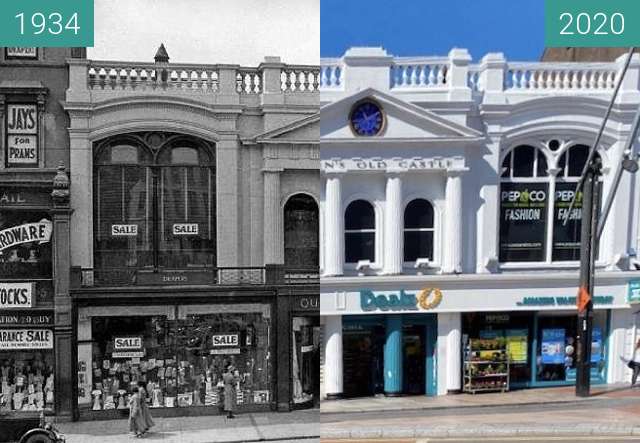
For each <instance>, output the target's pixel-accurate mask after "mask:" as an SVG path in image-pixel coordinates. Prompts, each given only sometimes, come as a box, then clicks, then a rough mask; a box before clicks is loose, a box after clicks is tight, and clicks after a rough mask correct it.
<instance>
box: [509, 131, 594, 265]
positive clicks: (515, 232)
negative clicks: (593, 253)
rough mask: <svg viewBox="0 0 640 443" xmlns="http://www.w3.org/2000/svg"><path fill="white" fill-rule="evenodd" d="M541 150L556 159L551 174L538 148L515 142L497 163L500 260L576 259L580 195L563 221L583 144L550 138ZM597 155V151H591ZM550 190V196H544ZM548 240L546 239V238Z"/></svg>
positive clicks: (582, 158)
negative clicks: (499, 177) (566, 221)
mask: <svg viewBox="0 0 640 443" xmlns="http://www.w3.org/2000/svg"><path fill="white" fill-rule="evenodd" d="M546 149H547V155H548V156H549V157H551V158H553V157H555V158H557V162H555V164H556V165H557V168H558V174H557V175H555V176H554V175H550V174H549V173H548V171H547V160H546V156H545V153H544V152H543V150H542V149H541V148H534V147H532V146H527V145H523V146H518V147H516V148H515V149H513V150H512V151H511V152H509V154H507V156H506V157H505V159H504V161H503V163H502V172H501V184H500V188H501V189H500V261H502V262H516V261H531V262H544V261H568V260H579V258H580V220H581V218H582V197H581V195H578V199H577V200H576V205H575V206H574V208H573V209H572V211H571V213H570V214H568V215H569V221H568V223H567V224H566V225H564V218H565V216H566V215H567V211H568V209H569V205H570V204H571V201H572V199H573V196H574V192H575V187H576V183H577V181H578V179H579V177H580V174H581V173H582V170H583V168H584V165H585V163H586V160H587V156H588V153H589V147H588V146H586V145H582V144H572V142H562V141H559V140H550V141H549V142H548V143H547V144H546ZM596 155H597V154H596ZM550 193H553V198H549V197H550ZM548 240H549V241H548Z"/></svg>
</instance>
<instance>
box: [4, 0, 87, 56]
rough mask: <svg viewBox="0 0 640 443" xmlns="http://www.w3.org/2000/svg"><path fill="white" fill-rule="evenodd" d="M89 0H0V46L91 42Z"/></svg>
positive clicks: (59, 45)
mask: <svg viewBox="0 0 640 443" xmlns="http://www.w3.org/2000/svg"><path fill="white" fill-rule="evenodd" d="M93 10H94V7H93V0H56V1H55V2H52V1H50V0H20V1H19V2H0V46H4V47H14V46H15V47H69V46H76V47H77V46H84V47H90V46H93V39H94V36H93V29H94V18H93Z"/></svg>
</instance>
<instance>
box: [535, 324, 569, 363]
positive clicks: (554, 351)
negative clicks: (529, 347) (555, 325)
mask: <svg viewBox="0 0 640 443" xmlns="http://www.w3.org/2000/svg"><path fill="white" fill-rule="evenodd" d="M564 338H565V330H564V329H543V330H542V346H541V351H542V352H541V353H542V364H545V365H559V364H563V363H564V342H565V339H564Z"/></svg>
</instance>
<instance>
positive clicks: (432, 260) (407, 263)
mask: <svg viewBox="0 0 640 443" xmlns="http://www.w3.org/2000/svg"><path fill="white" fill-rule="evenodd" d="M418 200H423V201H425V202H427V203H428V204H429V205H430V206H431V211H432V216H433V223H432V226H431V228H407V227H406V215H407V208H408V207H409V205H410V204H411V203H413V202H415V201H418ZM402 214H403V223H402V261H403V263H404V267H413V266H415V263H416V260H413V261H407V260H405V251H406V245H405V234H406V233H407V232H431V233H432V236H433V237H432V239H431V258H429V257H418V258H429V264H430V265H431V266H437V267H439V263H437V261H436V257H437V255H436V250H437V239H436V225H437V219H438V211H437V207H436V205H434V204H433V203H432V202H431V200H429V199H427V198H425V197H422V196H415V197H411V198H409V199H408V200H407V201H406V202H405V204H404V207H403V211H402Z"/></svg>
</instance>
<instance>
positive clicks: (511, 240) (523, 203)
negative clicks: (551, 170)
mask: <svg viewBox="0 0 640 443" xmlns="http://www.w3.org/2000/svg"><path fill="white" fill-rule="evenodd" d="M548 191H549V182H548V175H547V161H546V157H545V155H544V153H543V152H542V151H541V150H540V149H538V148H534V147H533V146H528V145H522V146H518V147H516V148H515V149H513V150H511V152H509V153H508V154H507V156H506V157H505V159H504V161H503V163H502V179H501V184H500V254H499V255H500V261H502V262H512V261H533V262H537V261H544V260H545V257H546V229H545V226H546V222H547V210H548Z"/></svg>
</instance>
